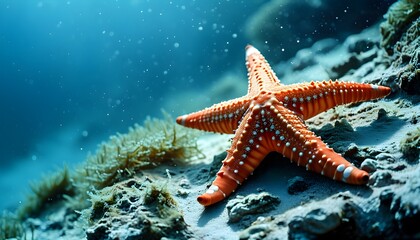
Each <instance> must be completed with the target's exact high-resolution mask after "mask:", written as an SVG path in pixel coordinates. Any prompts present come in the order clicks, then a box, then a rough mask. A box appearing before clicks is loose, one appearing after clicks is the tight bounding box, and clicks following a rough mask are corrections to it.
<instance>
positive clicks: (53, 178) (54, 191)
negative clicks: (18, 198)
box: [18, 167, 75, 219]
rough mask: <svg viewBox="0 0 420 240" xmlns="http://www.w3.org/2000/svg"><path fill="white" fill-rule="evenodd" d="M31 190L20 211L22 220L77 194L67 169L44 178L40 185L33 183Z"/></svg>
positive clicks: (19, 214)
mask: <svg viewBox="0 0 420 240" xmlns="http://www.w3.org/2000/svg"><path fill="white" fill-rule="evenodd" d="M31 189H32V192H31V194H30V195H28V197H27V199H26V201H25V202H24V203H23V204H22V205H21V206H20V208H19V209H18V217H19V218H20V219H25V218H27V217H33V216H36V215H38V214H39V213H40V212H42V211H43V210H45V209H46V208H47V207H48V206H49V205H51V204H54V203H56V202H58V201H60V200H63V199H65V198H66V196H73V195H74V194H75V188H74V186H73V184H72V183H71V180H70V173H69V171H68V169H67V167H64V168H63V169H62V170H61V171H59V172H57V173H55V174H52V175H48V176H44V177H43V179H42V180H41V181H39V182H38V183H32V184H31Z"/></svg>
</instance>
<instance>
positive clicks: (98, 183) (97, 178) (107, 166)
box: [17, 113, 202, 220]
mask: <svg viewBox="0 0 420 240" xmlns="http://www.w3.org/2000/svg"><path fill="white" fill-rule="evenodd" d="M164 116H165V118H164V119H156V118H150V117H148V118H146V120H145V121H144V125H143V126H140V125H138V124H136V125H134V127H131V128H129V131H128V133H125V134H120V133H117V134H116V135H114V136H111V137H110V139H109V140H108V141H107V142H104V143H102V144H101V145H100V146H99V149H98V150H97V153H96V154H95V155H89V156H88V157H87V160H86V162H85V163H83V164H82V165H81V166H79V167H78V168H77V169H76V170H75V172H73V173H70V172H69V171H68V169H67V168H66V167H65V168H64V169H63V170H61V171H59V172H57V173H55V174H52V175H50V176H46V177H44V178H43V179H42V180H40V181H39V182H38V183H35V184H32V186H31V189H32V193H31V194H29V195H28V197H27V199H26V200H25V202H24V203H23V205H22V206H21V207H20V208H19V209H18V211H17V215H18V218H19V219H21V220H24V219H26V218H28V217H36V216H38V215H40V213H42V212H44V211H45V210H46V208H47V207H48V206H51V205H52V204H55V203H59V202H64V203H63V204H66V205H67V207H69V208H70V209H73V210H82V209H85V208H87V207H89V205H90V203H89V201H88V199H89V198H90V197H91V196H89V193H91V192H92V191H95V190H100V189H102V188H104V187H107V186H111V185H113V184H115V183H117V182H120V181H123V180H125V179H127V178H129V177H132V176H134V175H136V174H139V173H140V172H141V170H144V169H148V168H154V167H156V166H159V165H161V164H163V163H167V164H179V165H181V164H187V163H188V162H189V160H193V159H194V158H195V157H201V156H202V154H201V152H200V151H199V150H198V148H197V141H196V138H197V136H198V134H200V133H199V132H198V131H196V130H191V129H187V128H183V127H181V126H179V125H176V124H175V122H174V121H173V119H172V118H171V117H170V116H169V115H168V114H166V113H164Z"/></svg>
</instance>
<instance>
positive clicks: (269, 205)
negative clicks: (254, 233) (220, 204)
mask: <svg viewBox="0 0 420 240" xmlns="http://www.w3.org/2000/svg"><path fill="white" fill-rule="evenodd" d="M279 204H280V199H279V198H278V197H274V196H272V195H271V194H269V193H267V192H262V193H259V194H250V195H248V196H246V197H242V196H237V197H236V198H235V199H232V200H230V201H229V202H228V203H227V205H226V208H227V210H228V216H229V222H232V223H235V222H238V221H240V220H241V219H242V218H243V217H245V216H248V215H252V214H257V213H264V212H268V211H270V210H272V209H274V208H275V207H276V206H277V205H279Z"/></svg>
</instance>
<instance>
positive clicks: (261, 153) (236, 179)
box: [197, 107, 269, 206]
mask: <svg viewBox="0 0 420 240" xmlns="http://www.w3.org/2000/svg"><path fill="white" fill-rule="evenodd" d="M256 114H258V107H254V108H253V109H252V110H251V111H249V112H248V113H247V114H246V115H245V116H244V118H243V119H242V121H241V124H240V125H239V127H238V130H237V131H236V133H235V137H234V138H233V141H232V146H231V148H230V149H229V150H228V151H227V152H228V154H227V156H226V158H225V160H223V166H222V167H221V169H220V170H219V172H218V173H217V176H216V179H215V180H214V181H213V183H212V185H211V186H210V188H209V189H208V190H207V191H206V192H205V193H204V194H202V195H201V196H199V197H198V198H197V201H198V202H199V203H200V204H202V205H204V206H209V205H212V204H214V203H216V202H219V201H221V200H223V199H224V198H226V197H227V196H229V195H230V194H231V193H232V192H233V191H235V189H236V188H237V187H238V185H240V184H241V183H242V182H243V181H244V180H245V179H246V178H247V177H248V176H249V175H250V174H251V173H252V172H253V171H254V169H255V168H256V167H257V166H258V165H259V164H260V162H261V161H262V160H263V159H264V157H265V156H266V155H267V154H268V153H269V150H268V149H267V148H265V146H264V145H262V144H261V145H260V144H254V143H256V142H258V141H259V140H258V137H257V134H258V133H257V132H256V131H254V130H253V129H255V127H256V126H255V124H256V120H257V119H255V118H254V116H255V115H256Z"/></svg>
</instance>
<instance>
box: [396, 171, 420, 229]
mask: <svg viewBox="0 0 420 240" xmlns="http://www.w3.org/2000/svg"><path fill="white" fill-rule="evenodd" d="M419 196H420V168H419V167H417V169H416V171H414V172H413V174H412V176H411V177H410V178H409V179H408V181H407V183H406V184H404V185H403V186H402V187H400V188H398V190H397V191H396V193H395V196H394V198H393V201H392V203H391V207H390V209H391V212H392V213H394V214H395V215H394V219H395V221H396V222H397V224H398V228H399V229H400V230H401V231H403V232H405V233H406V234H410V235H411V234H413V235H414V236H415V235H416V234H417V236H419V235H420V230H419V228H418V227H417V226H418V223H419V222H420V197H419Z"/></svg>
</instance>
